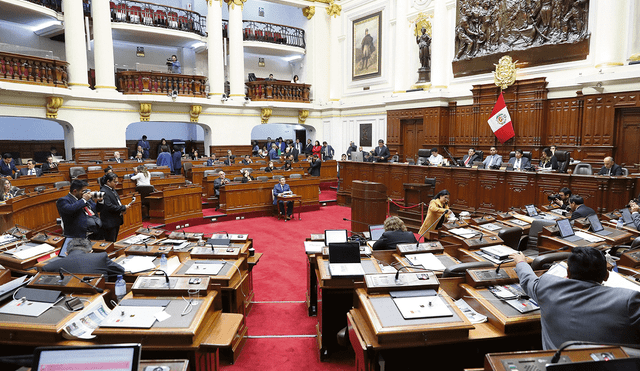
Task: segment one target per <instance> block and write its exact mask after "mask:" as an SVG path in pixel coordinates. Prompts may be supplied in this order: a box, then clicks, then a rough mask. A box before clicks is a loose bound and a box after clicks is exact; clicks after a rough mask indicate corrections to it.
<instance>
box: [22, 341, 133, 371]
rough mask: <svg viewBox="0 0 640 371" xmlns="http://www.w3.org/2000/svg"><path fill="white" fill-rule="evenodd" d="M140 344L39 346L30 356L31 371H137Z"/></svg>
mask: <svg viewBox="0 0 640 371" xmlns="http://www.w3.org/2000/svg"><path fill="white" fill-rule="evenodd" d="M141 348H142V346H141V345H140V344H109V345H82V346H74V347H40V348H36V349H35V351H34V353H33V364H32V366H31V369H32V370H38V371H39V370H65V369H67V370H69V369H73V370H98V369H99V370H111V371H137V370H138V367H139V364H140V352H141Z"/></svg>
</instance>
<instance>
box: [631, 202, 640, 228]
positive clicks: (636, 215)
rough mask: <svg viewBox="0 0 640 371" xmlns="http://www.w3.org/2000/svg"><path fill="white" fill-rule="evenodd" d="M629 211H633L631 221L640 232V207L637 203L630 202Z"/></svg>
mask: <svg viewBox="0 0 640 371" xmlns="http://www.w3.org/2000/svg"><path fill="white" fill-rule="evenodd" d="M629 211H631V219H633V224H634V225H635V226H636V229H637V230H639V231H640V206H639V205H638V204H637V203H636V202H635V201H631V202H629Z"/></svg>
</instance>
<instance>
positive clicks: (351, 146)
mask: <svg viewBox="0 0 640 371" xmlns="http://www.w3.org/2000/svg"><path fill="white" fill-rule="evenodd" d="M357 150H358V147H357V146H356V144H355V143H353V141H351V142H349V147H348V148H347V158H348V159H349V160H351V152H355V151H357Z"/></svg>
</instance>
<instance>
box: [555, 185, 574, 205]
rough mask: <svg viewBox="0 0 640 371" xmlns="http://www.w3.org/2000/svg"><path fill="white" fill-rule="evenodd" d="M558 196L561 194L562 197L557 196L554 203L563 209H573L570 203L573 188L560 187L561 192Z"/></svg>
mask: <svg viewBox="0 0 640 371" xmlns="http://www.w3.org/2000/svg"><path fill="white" fill-rule="evenodd" d="M558 196H560V198H556V199H555V200H553V203H554V204H556V205H558V206H560V208H561V209H562V210H567V211H569V210H571V204H570V203H569V199H570V198H571V190H570V189H569V188H567V187H563V188H562V189H560V192H558Z"/></svg>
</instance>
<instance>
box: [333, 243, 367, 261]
mask: <svg viewBox="0 0 640 371" xmlns="http://www.w3.org/2000/svg"><path fill="white" fill-rule="evenodd" d="M329 263H360V244H359V243H357V242H344V243H335V242H334V243H331V244H329Z"/></svg>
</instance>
